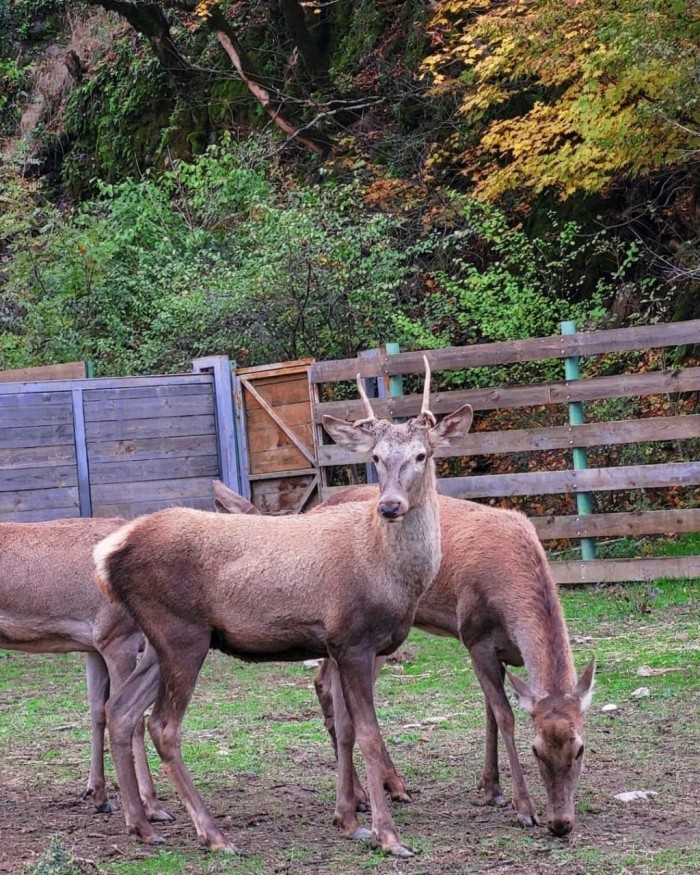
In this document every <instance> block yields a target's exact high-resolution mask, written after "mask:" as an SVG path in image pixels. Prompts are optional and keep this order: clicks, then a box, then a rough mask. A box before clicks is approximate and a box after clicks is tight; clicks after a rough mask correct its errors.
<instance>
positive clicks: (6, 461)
mask: <svg viewBox="0 0 700 875" xmlns="http://www.w3.org/2000/svg"><path fill="white" fill-rule="evenodd" d="M225 361H226V362H227V361H228V360H225ZM220 364H221V362H220V360H219V359H218V358H214V359H211V360H209V359H206V360H199V362H198V363H196V366H197V367H198V369H200V370H208V371H210V372H207V373H193V374H186V375H181V376H170V377H132V378H124V379H83V380H70V381H64V380H51V381H46V382H29V383H7V384H0V520H16V521H19V522H31V521H35V520H47V519H56V518H61V517H76V516H100V517H104V516H117V515H118V516H125V517H134V516H137V515H138V514H140V513H147V512H149V511H152V510H157V509H158V508H161V507H166V506H168V505H172V504H182V505H188V506H190V507H200V508H205V509H212V510H213V508H214V504H213V490H212V479H214V478H221V479H223V480H224V481H225V482H227V483H229V484H230V485H233V486H234V487H235V486H237V485H238V483H237V481H236V480H235V479H232V475H231V470H232V464H233V463H232V459H231V453H232V452H233V451H234V447H235V441H234V440H233V439H232V431H231V429H232V428H233V416H232V413H231V412H230V411H231V378H230V370H226V369H224V370H223V371H222V370H221V368H220V367H218V366H220ZM217 367H218V373H217ZM227 380H228V382H226V381H227ZM227 402H228V408H227V407H226V403H227ZM222 436H223V444H222ZM233 462H235V460H233Z"/></svg>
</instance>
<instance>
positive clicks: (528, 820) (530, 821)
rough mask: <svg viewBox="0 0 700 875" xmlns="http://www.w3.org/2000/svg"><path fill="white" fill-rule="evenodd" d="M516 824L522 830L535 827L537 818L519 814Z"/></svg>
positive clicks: (531, 815) (532, 815)
mask: <svg viewBox="0 0 700 875" xmlns="http://www.w3.org/2000/svg"><path fill="white" fill-rule="evenodd" d="M518 823H519V824H520V826H522V827H523V828H529V827H532V826H537V818H536V817H535V815H534V814H519V815H518Z"/></svg>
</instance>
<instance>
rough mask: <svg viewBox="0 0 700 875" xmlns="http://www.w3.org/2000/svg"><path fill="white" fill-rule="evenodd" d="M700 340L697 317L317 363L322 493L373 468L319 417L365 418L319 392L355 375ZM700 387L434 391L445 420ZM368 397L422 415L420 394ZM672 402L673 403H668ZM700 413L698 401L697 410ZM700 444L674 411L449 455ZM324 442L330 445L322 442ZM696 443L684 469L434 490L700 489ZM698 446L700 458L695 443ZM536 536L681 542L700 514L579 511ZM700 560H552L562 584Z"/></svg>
mask: <svg viewBox="0 0 700 875" xmlns="http://www.w3.org/2000/svg"><path fill="white" fill-rule="evenodd" d="M699 342H700V320H693V321H688V322H679V323H672V324H669V325H653V326H645V327H641V328H625V329H614V330H609V331H597V332H582V333H580V334H573V335H561V336H555V337H547V338H534V339H530V340H523V341H513V342H502V343H488V344H480V345H474V346H469V347H459V348H450V349H439V350H427V351H425V353H423V352H410V353H400V354H395V355H383V354H379V355H377V354H375V355H368V356H362V357H358V358H357V359H344V360H340V361H335V362H318V363H316V364H314V365H312V366H311V368H310V371H309V379H310V381H311V383H312V385H313V386H314V387H315V394H314V397H315V399H316V403H315V405H314V423H315V424H316V427H317V430H318V431H317V437H318V444H319V446H318V462H319V466H320V470H321V482H322V495H323V496H327V495H328V494H330V493H331V492H332V491H333V490H334V489H336V488H342V487H340V486H337V487H335V486H333V485H331V479H330V477H329V474H330V472H331V471H332V469H333V468H334V467H336V468H337V467H341V468H342V467H343V466H349V465H350V466H352V465H355V464H358V463H365V462H367V461H368V457H367V456H363V455H360V454H353V453H348V452H347V451H345V450H343V449H342V448H340V447H337V446H335V445H332V444H328V443H327V442H325V443H324V442H323V441H324V438H323V432H322V429H321V427H320V422H321V417H322V416H324V415H325V414H331V415H333V416H338V417H341V418H345V419H359V418H361V417H362V416H363V415H364V414H363V412H362V405H361V403H360V402H359V401H357V400H355V399H354V398H353V399H352V400H337V401H327V402H324V401H323V400H322V397H323V395H322V391H321V386H322V385H323V384H333V383H338V382H342V381H348V380H353V381H354V378H355V376H356V375H357V374H360V375H362V377H363V378H365V379H371V378H377V379H378V380H380V381H383V380H386V379H387V378H389V377H392V376H394V375H397V374H420V373H422V372H423V370H424V365H423V355H426V356H427V358H428V360H429V362H430V365H431V368H432V370H433V373H436V372H441V371H449V370H465V369H468V368H473V367H480V368H482V367H488V366H493V365H499V366H501V365H506V364H515V363H523V362H528V361H542V360H545V359H564V358H567V357H571V356H583V355H586V356H589V355H598V354H602V353H612V352H623V351H633V350H638V349H644V350H646V349H648V348H663V347H674V346H679V345H686V344H697V343H699ZM699 390H700V368H697V367H688V368H662V369H660V370H657V371H652V372H649V371H646V372H643V373H642V372H640V373H627V374H622V375H614V376H596V377H590V378H582V379H579V380H575V381H573V380H561V381H558V382H550V383H540V384H533V385H524V386H508V387H491V388H485V389H484V388H479V389H461V390H458V391H448V392H443V391H440V392H435V393H433V394H432V395H431V409H432V410H433V411H434V412H435V413H437V414H444V413H448V412H450V411H452V410H455V409H457V408H458V407H460V406H461V405H462V404H466V403H469V404H471V405H472V406H473V407H474V409H475V410H476V411H492V410H502V409H519V408H528V407H539V406H555V405H568V404H571V403H572V402H582V401H597V400H604V399H613V398H634V397H643V396H649V395H666V396H674V397H676V398H677V397H681V394H682V393H697V392H698V391H699ZM378 394H381V395H383V397H378V398H375V399H372V407H373V409H374V410H375V412H376V413H377V415H379V416H383V417H390V418H391V417H407V416H415V415H416V414H417V413H418V412H419V411H420V407H421V402H422V396H421V395H420V394H412V395H402V396H398V397H391V396H389V395H387V394H386V393H378ZM671 406H672V405H671ZM695 409H697V404H696V405H695ZM698 439H700V414H697V413H687V412H686V413H684V414H682V415H678V414H675V413H673V412H671V413H670V414H669V415H666V416H654V417H649V418H646V419H620V420H615V421H603V422H588V423H584V424H581V425H564V426H559V425H557V426H547V427H542V428H522V429H521V428H516V429H510V430H504V431H489V432H484V431H476V432H474V433H472V434H471V435H470V436H469V438H468V440H467V442H466V445H465V447H464V449H463V450H460V451H459V453H448V452H440V451H439V452H438V453H437V456H438V457H445V456H448V455H451V456H454V455H460V456H465V457H468V456H475V455H476V456H485V455H495V454H505V453H533V452H537V451H542V450H567V449H570V450H573V449H574V448H582V447H600V446H604V445H605V446H608V445H620V446H624V445H634V444H637V443H640V442H648V443H656V442H674V446H676V447H679V446H685V445H687V444H684V443H683V442H688V441H693V440H695V441H697V440H698ZM326 440H327V439H326ZM687 446H689V449H688V451H687V452H686V453H685V454H684V458H683V460H682V461H676V462H668V463H661V464H659V463H654V464H633V465H619V466H615V467H606V468H591V469H588V470H564V471H561V470H556V471H552V470H546V471H545V470H543V471H528V472H527V473H512V474H511V473H508V474H492V475H479V476H469V477H447V478H442V479H441V480H440V481H439V483H438V488H439V489H440V491H441V492H443V493H444V494H447V495H452V496H455V497H459V498H468V499H477V500H480V499H490V500H495V499H499V498H500V499H503V498H504V497H506V498H507V497H512V496H542V495H550V494H570V495H576V494H580V493H589V492H609V491H619V490H632V491H635V492H637V491H642V490H648V489H664V488H678V487H690V488H691V489H692V488H693V487H697V486H700V461H698V460H697V445H693V444H690V445H687ZM694 446H695V451H693V447H694ZM533 523H534V524H535V527H536V528H537V531H538V534H539V536H540V538H542V539H543V540H547V539H560V538H594V537H603V536H607V537H616V536H617V537H638V536H642V535H649V534H674V533H680V532H693V531H700V511H698V510H697V509H695V508H688V509H680V510H667V509H662V510H650V511H638V512H637V511H635V512H626V513H604V514H600V515H597V514H592V515H587V514H585V515H584V514H578V515H575V516H546V517H539V518H538V517H534V518H533ZM699 563H700V558H699V557H673V558H668V559H665V558H659V559H648V558H646V559H630V560H594V561H590V560H589V561H579V560H573V561H567V562H564V563H553V568H554V571H555V575H556V577H557V579H558V581H559V582H560V583H580V582H590V581H596V580H597V581H600V582H606V581H614V580H647V579H652V578H654V577H657V576H670V577H684V576H696V575H698V574H700V567H699Z"/></svg>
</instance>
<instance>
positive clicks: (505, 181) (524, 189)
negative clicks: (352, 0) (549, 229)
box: [424, 0, 700, 201]
mask: <svg viewBox="0 0 700 875" xmlns="http://www.w3.org/2000/svg"><path fill="white" fill-rule="evenodd" d="M431 33H432V35H433V44H434V46H435V50H434V52H433V54H432V55H431V56H430V57H428V58H427V59H426V60H425V62H424V73H425V75H426V76H428V77H430V78H431V80H432V81H433V82H434V83H435V87H436V93H444V92H445V91H451V92H453V93H456V94H458V95H459V96H460V107H459V112H460V116H461V118H462V123H461V124H462V130H461V136H452V137H451V138H450V140H449V141H447V142H443V143H441V144H440V145H439V146H437V147H436V149H435V150H434V152H433V154H432V155H431V158H430V162H431V163H432V165H434V166H440V165H445V164H450V165H455V164H456V165H458V166H459V165H461V168H462V170H463V172H464V173H465V174H466V175H467V176H469V177H470V178H471V179H472V181H473V183H474V186H475V190H476V193H477V195H478V196H480V197H481V198H483V199H485V200H489V201H494V200H497V199H499V198H500V197H502V196H503V195H505V194H507V193H508V194H511V195H512V194H513V193H516V194H517V195H519V196H520V197H521V198H528V197H531V196H533V195H537V194H540V193H541V192H543V191H545V190H555V191H557V192H558V194H559V195H560V196H561V197H563V198H566V197H568V196H570V195H572V194H574V193H575V192H579V191H585V192H599V191H601V190H603V189H605V187H606V186H607V185H608V184H609V183H610V182H611V181H612V180H614V179H616V178H618V177H619V176H621V175H627V176H637V175H643V174H648V173H650V172H653V171H654V170H657V169H659V168H662V167H664V166H667V165H669V164H673V163H677V162H683V161H687V160H690V159H691V157H692V155H693V153H695V154H697V150H698V149H699V148H700V94H699V93H698V89H697V81H698V77H699V76H700V60H699V53H698V44H700V5H699V4H697V3H688V2H684V0H529V2H523V0H514V2H508V0H445V2H438V3H437V5H436V9H435V14H434V16H433V20H432V22H431ZM465 143H468V148H465Z"/></svg>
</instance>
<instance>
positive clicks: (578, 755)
mask: <svg viewBox="0 0 700 875" xmlns="http://www.w3.org/2000/svg"><path fill="white" fill-rule="evenodd" d="M582 756H583V745H581V747H580V748H579V749H578V753H577V754H576V756H575V757H574V759H577V760H580V759H581V757H582Z"/></svg>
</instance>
